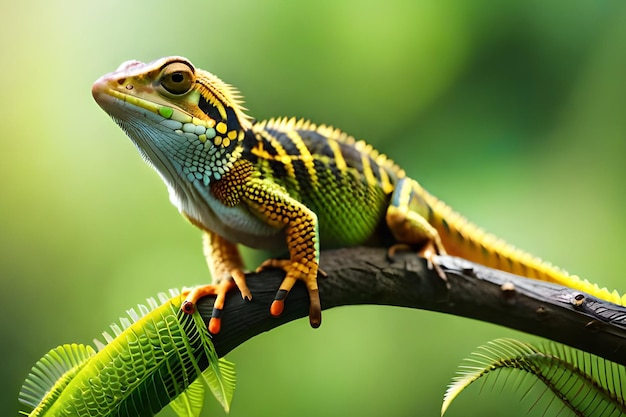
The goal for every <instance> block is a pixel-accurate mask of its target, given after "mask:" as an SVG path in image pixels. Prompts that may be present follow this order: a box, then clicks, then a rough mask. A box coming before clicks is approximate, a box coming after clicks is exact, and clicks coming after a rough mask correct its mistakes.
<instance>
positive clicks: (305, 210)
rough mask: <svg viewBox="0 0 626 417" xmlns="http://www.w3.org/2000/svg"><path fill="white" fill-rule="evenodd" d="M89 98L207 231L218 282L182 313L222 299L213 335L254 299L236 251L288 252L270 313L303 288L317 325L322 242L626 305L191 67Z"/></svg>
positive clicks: (176, 64)
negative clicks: (410, 252) (238, 301)
mask: <svg viewBox="0 0 626 417" xmlns="http://www.w3.org/2000/svg"><path fill="white" fill-rule="evenodd" d="M92 92H93V95H94V98H95V99H96V101H97V102H98V104H99V105H100V106H101V107H102V108H103V109H104V110H105V111H106V112H107V113H108V114H109V115H110V116H111V117H112V118H113V119H114V120H115V121H116V122H117V123H118V124H119V125H120V127H121V128H122V129H123V130H124V131H125V132H126V133H127V134H128V136H129V137H130V138H131V140H132V141H133V142H134V143H135V145H136V146H137V148H138V149H139V151H140V152H141V154H142V155H143V157H144V159H145V160H146V161H147V162H148V163H149V164H150V165H152V166H153V167H154V168H155V169H156V171H157V172H158V173H159V174H160V175H161V177H162V178H163V180H164V182H165V183H166V185H167V186H168V188H169V190H170V199H171V201H172V202H173V203H174V205H176V206H177V207H178V209H179V210H180V211H181V213H182V214H183V215H184V216H185V217H187V218H188V219H189V221H190V222H191V223H193V224H194V225H196V226H197V227H198V228H200V229H201V230H202V231H203V236H204V249H205V255H206V258H207V262H208V264H209V268H210V270H211V273H212V277H213V283H212V284H210V285H205V286H200V287H197V288H195V289H194V290H192V291H191V292H190V293H189V294H188V296H187V302H186V303H185V304H184V305H183V308H185V309H187V310H188V311H193V306H194V303H195V301H196V300H197V299H198V298H199V297H202V296H204V295H208V294H212V295H216V296H217V298H216V301H215V309H214V316H213V319H212V320H211V322H210V324H209V330H210V331H211V332H213V333H217V332H219V326H220V314H221V308H222V307H223V302H224V296H225V294H226V292H227V291H230V290H232V289H234V288H235V286H236V287H238V288H239V290H240V291H241V294H242V296H243V297H245V298H248V299H251V298H252V295H251V294H250V291H249V290H248V288H247V286H246V283H245V277H244V274H243V272H242V269H243V264H242V261H241V257H240V255H239V251H238V248H237V246H236V245H237V244H239V243H241V244H244V245H246V246H250V247H254V248H261V249H287V250H288V252H289V259H285V260H277V259H270V260H268V261H266V262H264V263H263V264H262V267H278V268H282V269H284V270H285V272H286V276H285V279H284V281H283V283H282V284H281V286H280V288H279V290H278V292H277V295H276V300H275V301H274V303H273V304H272V306H271V308H270V311H271V313H272V314H273V315H279V314H280V313H281V312H282V306H283V302H284V299H285V298H286V296H287V294H288V292H289V290H290V289H291V288H292V286H293V285H294V283H295V282H296V281H297V280H302V281H304V283H305V284H306V286H307V289H308V291H309V296H310V299H311V307H310V314H309V316H310V322H311V325H312V326H313V327H317V326H319V324H320V322H321V305H320V300H319V295H318V291H317V275H318V261H319V250H320V245H321V246H322V247H324V248H330V247H347V246H354V245H362V244H390V243H401V244H410V245H421V246H422V247H424V253H425V254H426V255H427V256H428V257H429V258H430V259H431V260H433V259H434V255H435V254H437V253H439V254H444V253H448V254H451V255H456V256H460V257H464V258H466V259H469V260H471V261H474V262H478V263H481V264H484V265H486V266H490V267H494V268H498V269H501V270H504V271H507V272H512V273H515V274H518V275H523V276H527V277H529V278H536V279H541V280H545V281H551V282H555V283H557V284H561V285H564V286H568V287H572V288H576V289H580V290H582V291H585V292H588V293H591V294H592V295H594V296H597V297H599V298H603V299H605V300H608V301H612V302H615V303H620V304H623V303H624V301H626V300H625V299H624V298H621V297H620V296H619V295H618V294H617V293H616V292H609V291H607V290H606V289H600V288H599V287H598V286H596V285H594V284H590V283H589V282H587V281H583V280H580V279H579V278H577V277H575V276H570V275H568V274H567V273H566V272H564V271H562V270H560V269H558V268H556V267H553V266H551V265H550V264H548V263H545V262H543V261H541V260H540V259H539V258H536V257H533V256H531V255H528V254H527V253H525V252H522V251H519V250H517V249H515V248H513V247H512V246H510V245H508V244H506V243H505V242H503V241H501V240H499V239H497V238H495V237H494V236H493V235H490V234H486V233H485V232H483V231H482V230H481V229H479V228H478V227H476V226H475V225H473V224H472V223H470V222H468V221H467V220H466V219H465V218H463V217H462V216H460V215H459V214H457V213H455V212H454V211H453V210H452V209H450V208H449V207H448V206H447V205H445V204H444V203H443V202H441V201H440V200H438V199H436V198H435V197H433V196H432V195H431V194H429V193H428V192H426V191H425V190H424V189H423V188H422V187H421V185H420V184H419V183H418V182H417V181H415V180H413V179H411V178H409V177H407V176H406V174H405V172H404V171H403V170H402V169H401V168H399V167H398V166H397V165H395V164H394V163H393V162H392V161H391V160H389V159H388V158H387V157H385V156H384V155H382V154H379V153H378V152H377V151H375V150H374V149H373V148H372V147H371V146H370V145H368V144H366V143H365V142H363V141H358V140H355V139H354V138H353V137H351V136H349V135H347V134H346V133H343V132H341V131H340V130H338V129H335V128H332V127H329V126H326V125H320V126H317V125H315V124H313V123H311V122H308V121H304V120H296V119H272V120H269V121H262V122H256V121H253V120H252V119H251V118H250V117H248V116H247V115H246V114H245V112H244V108H243V107H242V103H241V100H240V95H239V93H238V92H237V91H236V90H235V89H234V88H232V87H231V86H229V85H227V84H226V83H224V82H223V81H221V80H220V79H219V78H217V77H216V76H214V75H213V74H211V73H209V72H207V71H203V70H200V69H196V68H195V67H194V66H193V65H192V64H191V63H190V62H189V61H188V60H186V59H185V58H181V57H167V58H162V59H159V60H156V61H154V62H151V63H147V64H144V63H141V62H138V61H129V62H125V63H123V64H122V65H121V66H120V68H118V70H117V71H115V72H113V73H111V74H107V75H105V76H103V77H101V78H100V79H99V80H98V81H96V83H95V84H94V86H93V89H92ZM435 266H436V264H435Z"/></svg>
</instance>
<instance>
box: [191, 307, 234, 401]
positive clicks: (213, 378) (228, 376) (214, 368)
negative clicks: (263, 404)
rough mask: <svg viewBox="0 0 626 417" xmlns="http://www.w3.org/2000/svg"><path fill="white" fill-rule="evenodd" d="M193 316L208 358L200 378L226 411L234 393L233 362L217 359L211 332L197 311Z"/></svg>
mask: <svg viewBox="0 0 626 417" xmlns="http://www.w3.org/2000/svg"><path fill="white" fill-rule="evenodd" d="M193 318H194V320H195V321H196V326H198V328H199V329H200V337H201V338H202V342H203V346H204V351H205V353H206V355H207V358H208V360H209V367H208V368H206V369H205V370H204V371H203V372H202V378H203V380H204V381H205V382H206V384H207V386H208V387H209V389H210V390H211V392H212V393H213V395H214V396H215V398H216V399H217V401H218V402H219V403H220V404H221V405H222V407H224V411H226V412H227V413H228V412H229V411H230V403H231V401H232V399H233V394H234V393H235V385H236V379H237V378H236V374H235V364H233V363H232V362H229V361H227V360H226V359H223V358H222V359H219V358H218V357H217V353H216V352H215V348H214V347H213V343H212V342H211V334H210V333H209V331H208V329H207V327H206V324H205V323H204V321H203V320H202V317H200V314H198V312H195V313H194V314H193Z"/></svg>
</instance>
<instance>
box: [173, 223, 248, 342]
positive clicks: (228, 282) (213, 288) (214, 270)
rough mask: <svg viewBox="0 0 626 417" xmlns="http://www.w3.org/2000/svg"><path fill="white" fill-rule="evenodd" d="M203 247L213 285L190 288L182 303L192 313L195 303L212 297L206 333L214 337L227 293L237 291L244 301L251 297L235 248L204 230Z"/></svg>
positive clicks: (221, 238) (237, 250)
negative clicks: (208, 296)
mask: <svg viewBox="0 0 626 417" xmlns="http://www.w3.org/2000/svg"><path fill="white" fill-rule="evenodd" d="M202 246H203V249H204V256H205V258H206V261H207V264H208V266H209V271H210V272H211V277H212V278H213V282H212V283H211V284H208V285H200V286H197V287H194V288H192V289H191V290H190V291H189V292H188V293H187V294H186V298H185V301H184V302H183V304H182V307H181V308H182V309H183V311H184V312H186V313H189V314H191V313H193V312H194V310H195V306H196V302H197V301H198V300H199V299H200V298H202V297H204V296H207V295H215V296H216V298H215V302H214V303H213V313H212V314H211V320H210V321H209V331H210V332H211V333H213V334H217V333H219V331H220V327H221V317H222V310H223V309H224V300H225V299H226V293H227V292H229V291H230V290H232V289H235V288H239V291H240V292H241V296H242V297H243V298H244V299H247V300H251V299H252V294H251V293H250V290H249V289H248V285H247V284H246V278H245V275H244V273H243V271H242V268H243V262H242V260H241V255H240V253H239V249H238V248H237V245H235V244H234V243H232V242H229V241H228V240H226V239H224V238H223V237H222V236H220V235H218V234H217V233H214V232H210V231H205V232H204V233H203V234H202Z"/></svg>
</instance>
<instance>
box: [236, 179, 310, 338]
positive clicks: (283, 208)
mask: <svg viewBox="0 0 626 417" xmlns="http://www.w3.org/2000/svg"><path fill="white" fill-rule="evenodd" d="M243 200H244V201H245V202H246V203H247V204H248V206H249V207H250V208H251V209H252V211H253V212H255V213H256V214H257V215H258V216H259V217H260V218H261V219H262V220H263V221H265V222H267V223H268V224H270V225H272V226H274V227H277V228H284V230H285V237H286V240H287V248H288V250H289V259H288V260H287V259H269V260H267V261H265V262H263V264H261V266H260V267H259V269H265V268H281V269H283V270H284V271H285V273H286V275H285V278H284V279H283V282H282V283H281V285H280V288H279V289H278V292H277V293H276V297H275V298H274V302H273V303H272V305H271V307H270V313H271V314H272V315H273V316H280V315H281V314H282V312H283V308H284V302H285V298H287V295H288V294H289V291H291V289H292V288H293V286H294V285H295V283H296V282H297V281H298V280H301V281H303V282H304V284H305V285H306V288H307V290H308V292H309V302H310V304H309V322H310V324H311V327H314V328H316V327H319V326H320V324H321V322H322V308H321V303H320V297H319V291H318V287H317V273H318V270H319V236H318V226H317V216H316V215H315V213H313V212H312V211H311V210H309V209H308V208H307V207H306V206H305V205H304V204H302V203H300V202H299V201H297V200H295V199H294V198H292V197H291V196H290V195H289V194H288V193H287V192H285V191H284V190H283V189H282V188H281V187H280V186H278V185H276V184H274V183H272V182H270V181H266V180H263V179H253V180H251V181H250V182H249V183H248V184H247V186H246V189H245V192H244V198H243Z"/></svg>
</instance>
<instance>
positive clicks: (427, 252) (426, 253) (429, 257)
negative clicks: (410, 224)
mask: <svg viewBox="0 0 626 417" xmlns="http://www.w3.org/2000/svg"><path fill="white" fill-rule="evenodd" d="M417 254H418V255H419V256H421V257H423V258H426V261H427V262H428V269H434V270H435V272H437V275H439V278H441V279H442V280H443V281H444V282H445V283H446V285H448V277H447V276H446V273H445V272H443V269H441V267H440V266H439V264H438V263H437V260H436V257H437V248H436V247H435V244H434V243H433V242H432V241H428V243H426V244H425V245H424V247H422V249H420V251H419V252H418V253H417Z"/></svg>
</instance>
